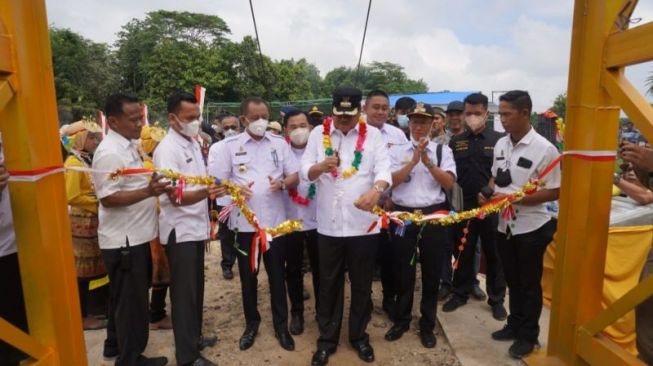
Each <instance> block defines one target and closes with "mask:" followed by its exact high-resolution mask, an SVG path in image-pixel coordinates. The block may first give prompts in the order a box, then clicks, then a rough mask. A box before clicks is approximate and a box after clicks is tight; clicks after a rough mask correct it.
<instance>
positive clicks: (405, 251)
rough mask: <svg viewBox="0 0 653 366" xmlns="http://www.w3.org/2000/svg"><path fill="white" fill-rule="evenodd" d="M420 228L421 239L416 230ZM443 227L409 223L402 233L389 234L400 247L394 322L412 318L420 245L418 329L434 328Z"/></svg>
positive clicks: (443, 236) (442, 249)
mask: <svg viewBox="0 0 653 366" xmlns="http://www.w3.org/2000/svg"><path fill="white" fill-rule="evenodd" d="M420 230H421V239H419V241H418V234H419V232H420ZM447 235H449V233H448V230H447V228H446V227H442V226H437V225H426V226H424V227H421V226H417V225H410V226H408V227H407V228H406V232H405V234H404V236H399V235H395V234H394V232H393V234H392V241H393V242H394V243H395V245H397V246H398V247H399V257H397V261H396V263H397V267H398V268H397V273H398V274H399V276H398V279H399V282H398V284H399V286H398V294H397V307H396V312H395V325H399V326H408V325H409V324H410V321H411V320H412V314H411V313H412V310H413V298H414V293H415V277H416V276H415V271H416V267H417V263H416V260H415V258H416V256H417V248H418V247H419V262H420V265H421V269H422V299H421V301H420V313H421V315H422V316H421V318H420V320H419V327H420V330H421V331H426V332H432V331H433V329H434V328H435V322H436V319H435V315H436V311H437V301H438V290H439V288H440V274H441V273H442V263H443V262H444V261H443V256H444V254H445V250H446V247H445V245H446V241H447Z"/></svg>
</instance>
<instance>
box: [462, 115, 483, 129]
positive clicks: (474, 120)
mask: <svg viewBox="0 0 653 366" xmlns="http://www.w3.org/2000/svg"><path fill="white" fill-rule="evenodd" d="M465 123H467V126H469V128H470V129H471V130H472V132H476V131H478V130H480V129H481V128H483V126H485V117H484V116H474V115H472V116H467V117H465Z"/></svg>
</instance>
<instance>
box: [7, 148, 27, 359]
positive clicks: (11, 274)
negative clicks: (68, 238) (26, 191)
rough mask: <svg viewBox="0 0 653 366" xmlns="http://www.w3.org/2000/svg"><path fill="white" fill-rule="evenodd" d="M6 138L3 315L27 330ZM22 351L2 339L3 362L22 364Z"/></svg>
mask: <svg viewBox="0 0 653 366" xmlns="http://www.w3.org/2000/svg"><path fill="white" fill-rule="evenodd" d="M4 160H5V159H4V153H3V150H2V140H0V294H2V301H0V318H2V319H4V320H7V321H8V322H9V323H11V324H13V325H14V326H16V327H18V328H19V329H21V330H23V331H25V332H27V315H26V314H25V300H24V298H23V285H22V283H21V279H20V269H19V266H18V254H17V253H16V233H15V232H14V221H13V215H12V212H11V200H10V197H9V188H8V187H7V185H8V184H9V173H8V172H7V169H6V168H5V165H4ZM26 357H27V356H25V355H24V354H23V353H22V352H20V351H19V350H17V349H16V348H14V347H12V346H10V345H9V344H7V343H5V342H3V341H2V340H0V361H2V365H9V366H14V365H16V366H18V364H20V361H21V360H23V359H25V358H26Z"/></svg>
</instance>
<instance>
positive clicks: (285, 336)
mask: <svg viewBox="0 0 653 366" xmlns="http://www.w3.org/2000/svg"><path fill="white" fill-rule="evenodd" d="M274 335H275V337H277V339H278V340H279V345H280V346H281V348H283V349H285V350H286V351H294V350H295V341H294V340H293V339H292V336H291V335H290V333H288V331H287V330H286V331H283V332H276V333H275V334H274Z"/></svg>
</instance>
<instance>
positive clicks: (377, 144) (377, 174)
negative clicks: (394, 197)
mask: <svg viewBox="0 0 653 366" xmlns="http://www.w3.org/2000/svg"><path fill="white" fill-rule="evenodd" d="M373 150H374V152H373V154H374V181H375V182H378V181H380V180H382V181H384V182H388V184H389V185H392V172H391V169H390V156H389V154H388V149H387V145H386V144H385V143H384V142H383V138H382V137H381V134H380V133H379V134H377V135H376V138H375V139H374V149H373Z"/></svg>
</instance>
